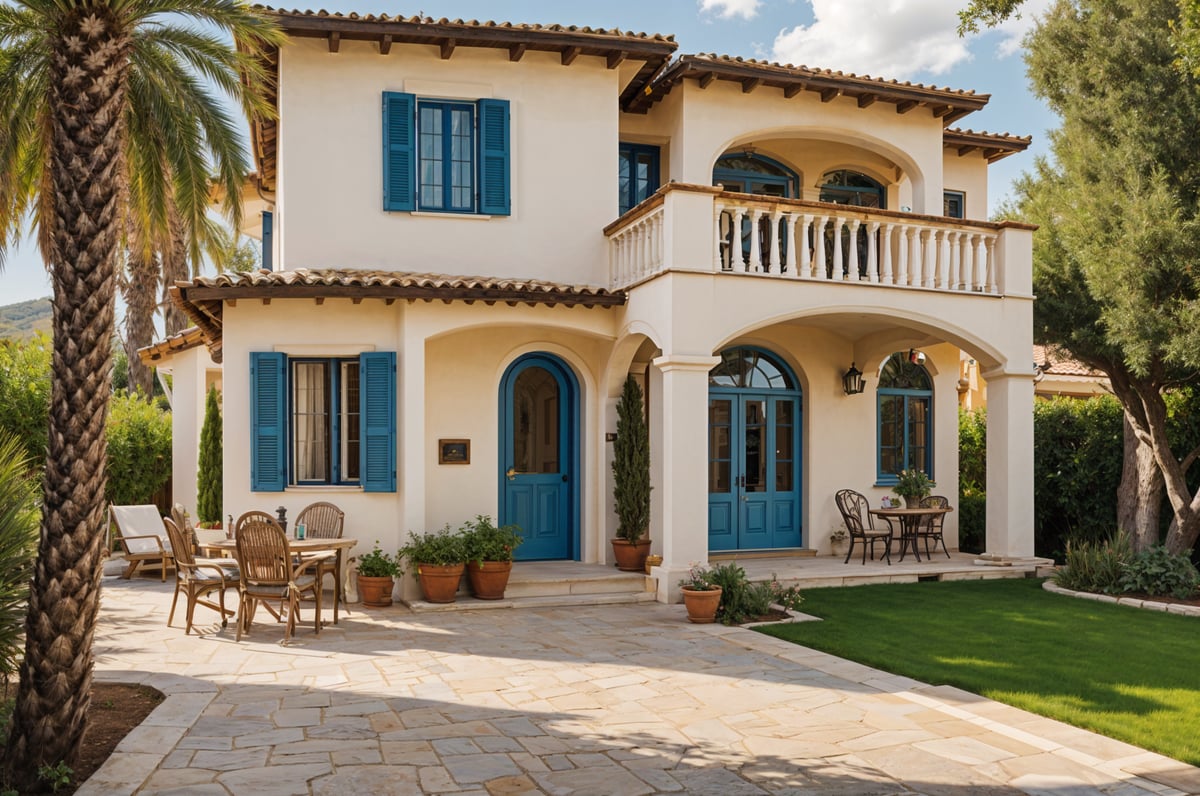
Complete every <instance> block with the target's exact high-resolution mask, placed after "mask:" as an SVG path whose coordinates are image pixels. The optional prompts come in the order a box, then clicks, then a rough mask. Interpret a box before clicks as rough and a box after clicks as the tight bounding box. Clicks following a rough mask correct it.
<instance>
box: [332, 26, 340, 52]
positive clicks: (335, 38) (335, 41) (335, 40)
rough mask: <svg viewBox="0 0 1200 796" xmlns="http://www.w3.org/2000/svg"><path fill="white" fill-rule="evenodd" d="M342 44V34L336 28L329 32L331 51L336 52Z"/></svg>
mask: <svg viewBox="0 0 1200 796" xmlns="http://www.w3.org/2000/svg"><path fill="white" fill-rule="evenodd" d="M341 46H342V34H341V33H339V32H338V31H336V30H331V31H330V32H329V52H331V53H335V52H337V51H338V48H340V47H341Z"/></svg>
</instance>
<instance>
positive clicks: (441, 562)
mask: <svg viewBox="0 0 1200 796" xmlns="http://www.w3.org/2000/svg"><path fill="white" fill-rule="evenodd" d="M399 555H400V557H401V558H404V559H406V560H407V561H408V563H409V564H410V565H412V566H413V567H414V568H416V571H417V577H420V576H421V571H420V565H421V564H429V565H431V566H437V567H445V566H450V565H452V564H465V563H466V562H467V550H466V546H465V545H464V544H463V537H462V534H460V533H454V532H453V531H451V530H450V526H449V525H446V527H445V528H442V530H440V531H437V532H427V533H414V534H412V535H410V536H409V538H408V541H407V542H405V543H404V546H403V547H401V548H400V552H399Z"/></svg>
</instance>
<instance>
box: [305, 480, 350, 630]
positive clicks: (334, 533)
mask: <svg viewBox="0 0 1200 796" xmlns="http://www.w3.org/2000/svg"><path fill="white" fill-rule="evenodd" d="M345 524H346V513H345V512H344V511H342V510H341V509H339V508H338V507H337V506H335V505H333V504H332V503H327V502H325V501H320V502H317V503H311V504H309V505H307V506H305V507H304V508H302V509H300V513H299V514H297V515H296V524H295V525H294V526H293V527H299V526H300V525H304V536H305V538H312V539H341V538H342V531H343V530H344V529H345ZM338 563H339V559H338V557H337V555H334V557H333V558H327V559H323V560H322V561H321V562H320V563H319V564H318V565H317V582H318V583H324V582H325V576H326V575H332V576H333V623H334V624H335V625H336V624H337V623H338V605H339V604H340V603H341V601H342V581H341V578H340V577H339V576H340V575H341V572H339V571H338V570H339V567H338Z"/></svg>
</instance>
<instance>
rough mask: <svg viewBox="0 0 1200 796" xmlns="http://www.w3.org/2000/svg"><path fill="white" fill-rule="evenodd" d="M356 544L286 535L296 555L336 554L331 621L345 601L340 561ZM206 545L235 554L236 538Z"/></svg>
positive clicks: (350, 541) (339, 539) (347, 540)
mask: <svg viewBox="0 0 1200 796" xmlns="http://www.w3.org/2000/svg"><path fill="white" fill-rule="evenodd" d="M356 544H358V540H357V539H349V538H346V537H341V538H338V539H317V538H312V537H305V538H303V539H297V538H295V537H294V536H288V548H290V549H291V551H292V552H293V553H295V554H297V555H300V556H304V555H310V554H312V553H334V554H335V555H336V558H335V561H334V565H333V566H334V576H333V623H334V624H335V625H336V624H337V623H338V603H339V602H345V599H346V590H345V588H344V587H343V586H342V563H343V561H342V560H343V558H345V554H346V551H347V550H350V549H351V548H352V547H354V546H355V545H356ZM207 546H208V547H211V548H213V549H214V550H220V551H222V552H224V551H228V552H229V553H230V555H233V556H236V555H237V540H235V539H218V540H217V541H215V542H209V543H208V545H207Z"/></svg>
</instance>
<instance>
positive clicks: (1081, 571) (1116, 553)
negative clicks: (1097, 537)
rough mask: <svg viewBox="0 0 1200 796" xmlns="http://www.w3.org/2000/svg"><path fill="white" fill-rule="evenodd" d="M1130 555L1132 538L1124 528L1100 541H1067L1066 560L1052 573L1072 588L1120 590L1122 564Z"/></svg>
mask: <svg viewBox="0 0 1200 796" xmlns="http://www.w3.org/2000/svg"><path fill="white" fill-rule="evenodd" d="M1132 559H1133V541H1132V539H1130V536H1129V534H1127V533H1125V532H1124V531H1118V532H1117V533H1115V534H1113V535H1112V536H1111V537H1109V538H1108V539H1105V540H1103V541H1100V542H1095V541H1091V540H1088V539H1080V540H1074V541H1069V542H1067V552H1066V563H1065V564H1064V565H1063V566H1062V567H1061V568H1059V569H1058V570H1057V571H1056V572H1055V573H1054V582H1055V583H1056V584H1058V585H1059V586H1062V587H1063V588H1064V589H1071V590H1072V591H1088V592H1094V593H1096V594H1120V593H1121V592H1122V591H1124V589H1123V588H1122V586H1121V578H1122V575H1123V574H1124V571H1125V565H1126V564H1128V563H1129V561H1131V560H1132Z"/></svg>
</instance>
